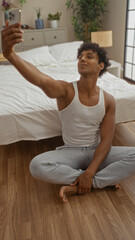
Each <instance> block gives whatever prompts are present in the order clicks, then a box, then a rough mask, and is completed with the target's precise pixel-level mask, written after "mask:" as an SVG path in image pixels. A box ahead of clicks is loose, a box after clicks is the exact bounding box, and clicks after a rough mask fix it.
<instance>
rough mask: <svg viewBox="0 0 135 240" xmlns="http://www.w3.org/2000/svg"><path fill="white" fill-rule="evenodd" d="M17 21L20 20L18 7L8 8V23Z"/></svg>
mask: <svg viewBox="0 0 135 240" xmlns="http://www.w3.org/2000/svg"><path fill="white" fill-rule="evenodd" d="M18 22H21V10H20V9H11V10H9V19H8V25H12V24H14V23H18Z"/></svg>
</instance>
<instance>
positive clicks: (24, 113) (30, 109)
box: [0, 60, 135, 145]
mask: <svg viewBox="0 0 135 240" xmlns="http://www.w3.org/2000/svg"><path fill="white" fill-rule="evenodd" d="M37 67H38V69H39V70H40V71H42V72H44V73H46V74H48V75H50V76H51V77H53V78H54V79H56V81H57V80H64V81H67V82H72V81H76V80H79V74H78V72H77V61H76V60H74V61H70V62H66V63H65V62H64V63H62V62H54V63H52V64H49V65H47V66H46V65H42V66H37ZM97 84H98V86H100V87H101V88H103V89H104V90H105V91H107V92H109V93H110V94H112V95H113V96H114V98H115V100H116V123H121V122H127V121H133V120H135V85H131V84H129V83H127V82H126V81H124V80H122V79H120V78H117V77H115V76H113V75H112V74H110V73H105V74H104V75H103V76H102V77H101V78H99V79H98V82H97ZM61 134H62V132H61V122H60V119H59V115H58V110H57V104H56V100H55V99H50V98H48V97H47V96H46V95H45V94H44V92H43V91H42V90H41V89H39V88H38V87H36V86H34V85H32V84H30V83H29V82H27V81H26V80H25V79H24V78H23V77H22V76H21V75H20V74H19V73H18V72H17V70H16V69H15V68H14V67H13V66H12V65H1V66H0V145H4V144H10V143H13V142H17V141H20V140H40V139H44V138H50V137H54V136H60V135H61Z"/></svg>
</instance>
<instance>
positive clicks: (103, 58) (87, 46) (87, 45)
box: [77, 42, 111, 76]
mask: <svg viewBox="0 0 135 240" xmlns="http://www.w3.org/2000/svg"><path fill="white" fill-rule="evenodd" d="M84 50H92V51H93V52H96V53H97V54H98V57H99V62H98V63H101V62H103V63H104V68H103V69H102V70H101V71H100V73H99V76H102V75H103V73H105V72H106V71H107V67H109V66H110V65H111V63H110V62H109V58H108V57H107V52H106V50H105V49H104V48H102V47H100V46H99V45H98V44H97V43H93V42H84V43H82V44H81V46H80V48H79V49H78V53H77V58H79V56H80V54H81V53H82V52H83V51H84Z"/></svg>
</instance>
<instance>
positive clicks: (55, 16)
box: [47, 12, 62, 21]
mask: <svg viewBox="0 0 135 240" xmlns="http://www.w3.org/2000/svg"><path fill="white" fill-rule="evenodd" d="M61 15H62V13H61V12H57V13H55V14H51V13H49V14H48V18H47V19H48V20H49V21H52V20H58V21H59V20H60V17H61Z"/></svg>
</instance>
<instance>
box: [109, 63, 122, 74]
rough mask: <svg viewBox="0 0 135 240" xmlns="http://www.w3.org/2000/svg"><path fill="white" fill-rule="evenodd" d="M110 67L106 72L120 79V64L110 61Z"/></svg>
mask: <svg viewBox="0 0 135 240" xmlns="http://www.w3.org/2000/svg"><path fill="white" fill-rule="evenodd" d="M110 63H111V66H110V67H108V69H107V71H108V72H109V73H111V74H113V75H115V76H116V77H118V78H120V75H121V64H120V63H118V62H115V61H113V60H110Z"/></svg>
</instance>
